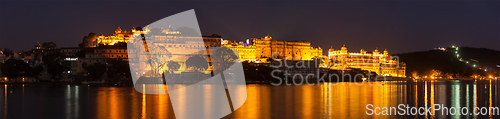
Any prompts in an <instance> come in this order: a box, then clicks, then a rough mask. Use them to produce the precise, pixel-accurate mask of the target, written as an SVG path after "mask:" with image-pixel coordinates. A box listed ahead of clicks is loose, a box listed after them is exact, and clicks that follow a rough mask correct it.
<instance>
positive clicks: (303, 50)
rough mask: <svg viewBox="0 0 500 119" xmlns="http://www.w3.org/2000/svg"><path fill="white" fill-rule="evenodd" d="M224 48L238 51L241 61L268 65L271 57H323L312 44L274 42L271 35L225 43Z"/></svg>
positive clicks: (305, 58) (319, 49) (286, 58)
mask: <svg viewBox="0 0 500 119" xmlns="http://www.w3.org/2000/svg"><path fill="white" fill-rule="evenodd" d="M222 47H229V48H233V49H235V50H237V51H238V52H239V54H240V58H241V61H250V62H256V63H266V62H268V61H267V59H268V58H271V57H274V58H276V59H285V60H312V59H313V58H315V57H316V58H320V57H322V56H323V50H322V49H321V47H317V48H315V47H312V46H311V43H310V42H307V41H281V40H272V37H271V36H269V35H267V36H265V37H264V38H251V39H247V40H246V41H244V42H237V43H236V42H228V41H223V42H222Z"/></svg>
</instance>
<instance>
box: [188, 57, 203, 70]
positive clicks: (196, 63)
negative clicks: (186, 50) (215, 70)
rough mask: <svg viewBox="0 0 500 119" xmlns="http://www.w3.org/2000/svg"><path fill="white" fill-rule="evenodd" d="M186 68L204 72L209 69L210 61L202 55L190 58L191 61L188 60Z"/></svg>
mask: <svg viewBox="0 0 500 119" xmlns="http://www.w3.org/2000/svg"><path fill="white" fill-rule="evenodd" d="M186 67H187V68H194V69H196V70H198V71H204V70H206V69H208V61H207V59H205V58H203V57H202V56H201V55H195V56H191V57H189V59H187V60H186Z"/></svg>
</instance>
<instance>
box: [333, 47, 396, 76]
mask: <svg viewBox="0 0 500 119" xmlns="http://www.w3.org/2000/svg"><path fill="white" fill-rule="evenodd" d="M328 59H329V62H328V64H327V67H328V68H330V69H335V70H346V69H352V68H357V69H361V70H367V71H371V72H376V73H377V74H378V75H383V76H393V77H405V73H406V64H405V63H404V62H399V59H398V58H397V57H393V56H391V55H389V52H388V51H387V49H386V50H384V52H383V53H380V52H379V51H378V49H375V50H374V51H373V52H367V51H366V50H364V49H361V50H360V52H348V51H347V48H346V47H345V45H344V46H342V48H340V50H334V49H333V48H330V49H329V50H328Z"/></svg>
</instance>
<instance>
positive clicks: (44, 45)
mask: <svg viewBox="0 0 500 119" xmlns="http://www.w3.org/2000/svg"><path fill="white" fill-rule="evenodd" d="M42 48H43V49H56V48H57V44H56V43H54V42H43V43H42Z"/></svg>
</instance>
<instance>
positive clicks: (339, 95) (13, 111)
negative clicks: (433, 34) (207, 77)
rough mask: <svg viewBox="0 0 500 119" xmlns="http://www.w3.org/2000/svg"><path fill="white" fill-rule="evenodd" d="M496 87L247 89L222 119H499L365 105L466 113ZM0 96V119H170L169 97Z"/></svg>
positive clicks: (43, 92)
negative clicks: (383, 109)
mask: <svg viewBox="0 0 500 119" xmlns="http://www.w3.org/2000/svg"><path fill="white" fill-rule="evenodd" d="M499 82H500V81H445V82H444V81H443V82H433V81H426V82H371V83H362V84H359V83H357V84H355V83H347V82H344V83H323V84H319V85H300V86H271V85H265V84H251V85H247V94H248V98H247V100H246V102H245V104H244V105H243V106H242V107H241V108H239V109H237V110H236V111H235V112H234V113H232V114H230V115H228V116H226V117H224V118H254V119H264V118H500V117H499V116H498V115H499V114H498V113H497V114H496V116H490V114H487V115H479V116H475V115H459V114H458V113H457V114H456V115H441V114H440V113H441V112H438V113H437V115H429V114H427V115H425V114H424V115H419V116H411V115H410V116H394V113H392V114H393V115H392V116H389V115H372V116H370V115H367V114H366V113H367V111H368V110H367V108H366V105H367V104H373V106H375V107H397V106H398V105H399V104H405V105H408V106H411V107H426V106H427V107H429V106H432V105H434V104H440V105H441V104H442V105H443V106H444V107H469V108H470V110H469V111H471V110H472V109H474V107H499V103H498V99H499V95H498V91H499V90H498V86H499ZM382 84H383V85H382ZM0 94H1V95H2V96H1V97H2V98H0V103H1V104H0V118H134V119H139V118H148V119H149V118H175V115H174V112H173V109H172V106H171V104H170V100H169V96H168V95H149V94H141V93H138V92H137V91H135V90H134V88H133V87H96V86H88V85H33V84H31V85H28V84H26V85H23V84H16V85H13V84H9V85H3V84H2V86H1V88H0ZM372 109H373V108H372ZM368 112H370V111H368ZM380 112H381V111H379V113H380ZM185 113H189V112H188V111H187V112H185Z"/></svg>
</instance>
